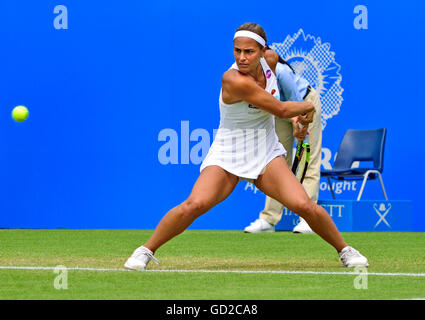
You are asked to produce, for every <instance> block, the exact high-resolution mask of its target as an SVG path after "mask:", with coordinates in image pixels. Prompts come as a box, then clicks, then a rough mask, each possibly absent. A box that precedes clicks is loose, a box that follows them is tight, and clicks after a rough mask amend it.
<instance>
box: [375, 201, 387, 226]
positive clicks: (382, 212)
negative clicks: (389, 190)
mask: <svg viewBox="0 0 425 320" xmlns="http://www.w3.org/2000/svg"><path fill="white" fill-rule="evenodd" d="M373 209H374V210H375V212H376V213H377V215H378V216H379V220H378V222H377V223H376V224H375V227H374V229H375V228H376V227H377V226H379V225H380V224H381V223H382V222H383V223H385V224H386V226H387V227H388V228H391V226H390V224H389V223H388V221H387V220H386V219H385V217H386V216H387V214H388V212H390V210H391V203H388V206H387V207H386V206H385V203H381V204H380V205H379V206H378V204H377V203H374V204H373Z"/></svg>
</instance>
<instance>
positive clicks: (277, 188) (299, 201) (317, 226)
mask: <svg viewBox="0 0 425 320" xmlns="http://www.w3.org/2000/svg"><path fill="white" fill-rule="evenodd" d="M256 186H257V188H258V189H260V190H261V191H263V192H264V193H265V194H267V195H268V196H270V197H272V198H274V199H276V200H277V201H279V202H280V203H282V204H283V205H285V207H286V208H288V209H289V210H291V211H293V212H295V213H297V214H298V215H299V216H301V217H302V218H303V219H305V220H306V221H307V223H308V225H309V226H310V227H311V228H312V229H313V231H314V232H316V233H317V234H318V235H319V236H320V237H322V238H323V239H324V240H325V241H326V242H328V243H329V244H330V245H332V246H333V247H334V248H335V249H336V250H337V251H338V252H340V251H341V250H342V249H343V248H344V247H346V246H347V243H345V241H344V239H343V238H342V236H341V234H340V233H339V231H338V229H337V227H336V226H335V224H334V222H333V221H332V219H331V218H330V217H329V214H328V213H327V212H326V211H325V209H323V208H322V207H321V206H319V205H317V204H316V203H314V202H313V201H311V200H310V198H309V197H308V195H307V193H306V192H305V190H304V188H303V187H302V185H301V184H300V183H299V181H298V180H297V179H296V177H295V176H294V175H293V173H292V172H291V170H290V169H289V167H288V165H287V163H286V161H285V160H284V159H283V158H281V157H278V158H275V159H273V160H272V161H271V162H270V163H269V164H268V165H267V168H266V170H265V172H264V174H263V175H261V176H259V177H258V179H257V181H256Z"/></svg>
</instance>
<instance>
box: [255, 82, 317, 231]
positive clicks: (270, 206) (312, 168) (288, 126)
mask: <svg viewBox="0 0 425 320" xmlns="http://www.w3.org/2000/svg"><path fill="white" fill-rule="evenodd" d="M305 101H309V102H311V103H312V104H313V105H314V108H315V111H316V112H315V114H314V118H313V122H312V123H310V125H309V132H310V134H309V135H308V137H307V140H308V143H309V144H310V162H309V164H308V168H307V173H306V175H305V178H304V182H303V186H304V189H305V191H306V192H307V194H308V196H309V197H310V199H311V200H313V201H314V202H317V200H318V197H319V184H320V160H321V156H322V125H321V109H322V106H321V103H320V97H319V94H318V93H317V91H316V90H314V89H311V91H310V93H309V94H308V95H307V97H306V98H305ZM275 121H276V134H277V136H278V138H279V141H280V142H281V143H282V145H283V147H284V148H285V149H286V151H287V155H286V162H287V163H288V166H289V167H291V166H292V158H293V156H292V154H293V146H294V139H295V138H294V135H293V131H292V123H291V122H290V121H289V120H287V119H279V118H276V120H275ZM282 211H283V205H282V204H281V203H280V202H278V201H276V200H275V199H273V198H270V197H268V196H267V197H266V204H265V207H264V210H263V211H262V212H261V213H260V218H261V219H264V220H266V221H267V222H268V223H270V224H272V225H276V224H278V223H279V221H280V219H282Z"/></svg>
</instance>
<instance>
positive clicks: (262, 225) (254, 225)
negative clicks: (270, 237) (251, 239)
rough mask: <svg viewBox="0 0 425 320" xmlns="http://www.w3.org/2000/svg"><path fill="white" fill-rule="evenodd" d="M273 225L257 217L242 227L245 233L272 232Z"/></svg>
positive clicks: (273, 229)
mask: <svg viewBox="0 0 425 320" xmlns="http://www.w3.org/2000/svg"><path fill="white" fill-rule="evenodd" d="M274 231H275V228H274V225H272V224H270V223H268V222H267V221H266V220H264V219H257V220H255V221H254V222H251V224H250V225H249V226H248V227H246V228H245V229H244V232H247V233H261V232H274Z"/></svg>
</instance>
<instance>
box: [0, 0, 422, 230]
mask: <svg viewBox="0 0 425 320" xmlns="http://www.w3.org/2000/svg"><path fill="white" fill-rule="evenodd" d="M58 5H63V6H65V7H66V9H67V23H68V25H67V29H56V28H55V24H54V21H55V19H57V18H58V16H59V15H60V14H62V13H63V12H61V13H59V12H57V13H55V12H54V9H55V7H56V6H58ZM357 5H364V6H365V7H366V8H367V13H368V20H367V22H368V25H367V29H361V30H358V29H356V28H355V26H354V24H353V23H354V20H355V19H356V17H357V16H358V15H359V14H358V13H355V12H354V8H355V7H356V6H357ZM424 9H425V3H424V2H423V1H419V0H418V1H413V0H408V1H404V2H402V3H400V2H399V1H385V2H382V1H371V0H367V1H361V2H360V1H351V0H346V1H338V0H326V1H312V0H306V1H304V2H303V3H302V5H301V4H300V3H298V2H294V1H277V2H275V3H270V4H266V5H261V2H260V3H259V2H258V1H249V0H248V1H239V0H237V1H221V0H218V1H161V2H156V1H136V0H123V1H75V0H74V1H60V2H58V1H53V0H52V1H46V0H44V1H22V0H19V1H1V2H0V38H1V45H0V46H1V47H0V48H1V50H0V70H1V76H0V199H1V201H0V227H3V228H15V227H19V228H141V229H150V228H154V227H155V226H156V224H157V223H158V222H159V220H160V218H161V217H162V216H163V215H164V214H165V213H166V211H167V210H169V209H170V208H172V207H173V206H175V205H177V204H178V203H180V202H181V201H183V200H184V199H185V198H186V197H187V196H188V194H189V193H190V190H191V188H192V186H193V183H194V182H195V180H196V178H197V176H198V174H199V161H200V160H202V156H203V155H205V154H203V153H202V150H203V149H202V148H205V145H207V144H208V143H209V142H211V140H212V137H213V130H214V129H216V128H217V127H218V122H219V110H218V95H219V91H220V87H221V76H222V74H223V72H225V71H226V70H227V69H228V68H229V67H230V65H231V64H232V63H233V53H232V45H233V42H232V37H233V33H234V31H235V29H236V28H237V27H238V26H239V25H241V24H242V23H245V22H248V21H253V22H257V23H259V24H261V25H262V26H263V27H264V28H265V30H266V32H267V35H268V40H269V41H268V42H269V44H274V45H278V44H284V43H287V44H288V41H289V42H290V40H291V39H295V37H296V35H298V38H297V41H296V42H294V43H293V44H292V45H291V46H290V47H289V49H288V47H286V48H287V49H288V50H287V52H286V53H287V54H288V56H287V58H289V60H290V61H291V59H292V62H293V63H295V62H296V61H300V59H301V60H302V59H307V58H309V57H310V58H311V56H312V52H314V50H313V49H314V46H319V47H320V52H319V53H320V54H319V55H316V58H315V59H312V60H311V61H310V62H311V63H312V66H313V67H314V66H316V68H317V70H320V72H319V74H318V75H316V76H317V77H316V78H317V79H319V78H320V77H321V78H320V81H321V82H320V84H321V85H322V88H323V90H322V92H321V94H322V97H323V98H324V97H325V96H326V94H329V92H330V91H331V90H336V89H337V90H336V91H335V93H334V95H333V96H332V97H331V98H329V97H328V99H327V100H326V101H325V102H326V103H325V104H324V107H325V111H324V113H323V114H322V117H323V119H324V130H323V159H324V160H323V165H324V166H325V167H329V166H332V163H333V158H334V156H335V153H336V151H337V149H338V146H339V143H340V141H341V139H342V136H343V134H344V132H345V131H346V130H347V129H349V128H355V129H363V128H364V129H366V128H380V127H386V128H388V136H387V146H386V153H385V168H384V175H383V177H384V182H385V184H386V187H387V192H388V196H389V198H390V199H392V200H412V210H413V225H414V228H415V230H416V231H425V217H424V210H423V209H422V203H421V198H422V192H421V186H422V181H423V178H424V175H423V172H421V171H420V167H421V166H420V163H421V162H422V159H423V158H424V151H423V148H422V147H421V146H420V145H418V142H419V141H422V140H423V139H424V131H423V129H422V127H423V125H422V124H421V118H422V113H423V111H422V109H423V107H424V103H423V99H422V98H421V89H422V88H421V86H420V84H421V83H422V81H421V80H422V76H423V74H424V71H425V70H424V63H423V57H422V55H423V52H424V42H423V41H422V39H423V32H424V29H425V25H424V22H423V19H422V12H424ZM63 22H64V21H63V20H62V23H63ZM285 41H286V42H285ZM308 53H310V55H308ZM291 55H292V56H291ZM328 58H329V59H330V60H329V61H328V62H327V63H326V62H325V61H327V60H326V59H328ZM321 64H324V65H326V66H325V67H324V68H322V69H321V68H320V66H321ZM313 69H314V68H313ZM319 76H320V77H319ZM316 85H319V82H318V83H317V84H316ZM332 85H334V87H333V89H332ZM335 86H337V87H335ZM16 105H25V106H27V107H28V109H29V111H30V116H29V118H28V120H27V121H26V122H24V123H15V122H14V121H13V120H12V119H11V117H10V112H11V110H12V108H13V107H14V106H16ZM332 113H333V115H332V117H330V118H329V119H325V118H326V117H329V115H330V114H332ZM187 126H188V128H187ZM196 129H199V130H196ZM164 130H165V131H164ZM173 132H174V133H175V134H176V136H177V140H176V141H174V143H175V144H174V146H176V145H177V149H178V158H177V161H176V162H177V163H175V164H172V163H169V164H163V162H164V159H166V155H165V156H164V154H161V152H160V150H161V147H163V146H164V144H166V143H173V141H171V142H170V139H171V138H170V136H167V134H169V133H173ZM161 133H162V134H163V135H165V137H166V138H165V141H164V140H163V139H161V138H160V137H161ZM191 134H192V137H191V136H190V135H191ZM197 135H200V136H197ZM200 137H202V138H200ZM207 140H208V141H207ZM193 148H194V149H193ZM191 150H192V156H191V154H190V151H191ZM198 151H199V152H198ZM409 151H414V153H413V156H411V157H410V158H407V156H406V154H407V152H409ZM164 157H165V158H164ZM353 188H356V190H352V189H353ZM358 189H359V185H357V186H345V190H342V191H341V193H340V194H337V196H338V197H339V198H340V199H354V198H355V197H356V194H357V192H358ZM320 198H321V199H327V198H330V193H329V191H327V190H326V183H325V181H322V184H321V191H320ZM364 198H365V199H382V195H381V190H380V188H379V185H378V182H376V184H374V182H370V183H369V184H368V185H367V187H366V190H365V195H364ZM263 205H264V195H263V194H262V193H261V192H259V191H257V190H255V189H254V188H253V186H250V185H247V184H246V183H245V182H242V183H240V184H239V185H238V187H237V188H236V190H235V192H234V193H233V194H232V195H231V196H230V197H229V198H228V199H227V200H226V201H225V202H224V203H221V204H220V205H218V206H217V207H216V208H214V209H212V210H211V211H210V212H208V213H207V214H206V215H204V216H202V217H201V218H200V219H199V220H197V221H195V223H194V224H193V225H192V226H191V228H197V229H242V228H244V227H245V226H246V225H247V224H249V222H251V221H252V220H254V219H255V218H257V217H258V213H259V211H260V210H261V209H262V207H263Z"/></svg>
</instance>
